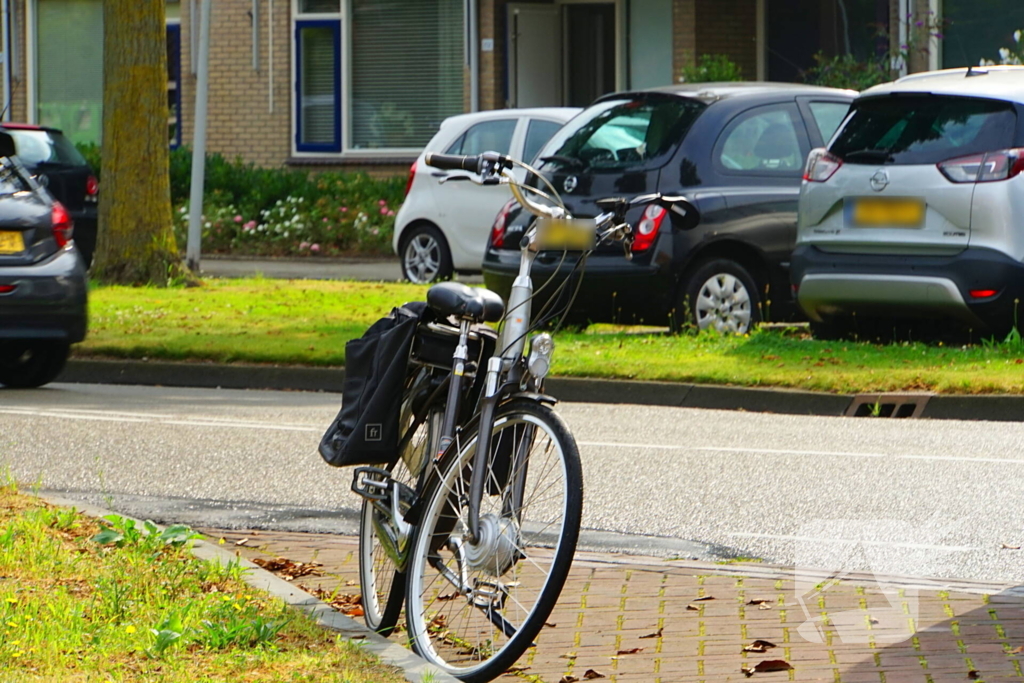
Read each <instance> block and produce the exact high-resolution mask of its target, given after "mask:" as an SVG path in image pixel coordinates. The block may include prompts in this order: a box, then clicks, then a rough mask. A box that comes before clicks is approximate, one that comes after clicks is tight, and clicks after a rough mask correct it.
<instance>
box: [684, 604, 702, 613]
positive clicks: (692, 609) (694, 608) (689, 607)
mask: <svg viewBox="0 0 1024 683" xmlns="http://www.w3.org/2000/svg"><path fill="white" fill-rule="evenodd" d="M686 609H687V610H688V611H690V612H699V611H700V607H697V605H687V606H686Z"/></svg>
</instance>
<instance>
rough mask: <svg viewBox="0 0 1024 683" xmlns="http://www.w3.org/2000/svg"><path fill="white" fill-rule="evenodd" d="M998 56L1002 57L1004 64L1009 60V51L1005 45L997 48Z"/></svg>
mask: <svg viewBox="0 0 1024 683" xmlns="http://www.w3.org/2000/svg"><path fill="white" fill-rule="evenodd" d="M999 57H1000V58H1002V60H1003V64H1005V63H1006V62H1008V61H1010V51H1009V50H1008V49H1007V48H1005V47H1001V48H999Z"/></svg>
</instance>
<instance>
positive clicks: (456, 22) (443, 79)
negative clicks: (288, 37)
mask: <svg viewBox="0 0 1024 683" xmlns="http://www.w3.org/2000/svg"><path fill="white" fill-rule="evenodd" d="M350 8H351V15H350V26H351V31H350V33H349V36H351V41H352V42H351V51H350V54H351V69H350V72H351V84H352V85H351V91H350V97H351V99H350V100H349V109H348V111H349V113H350V117H351V128H352V147H355V148H360V149H375V148H420V147H422V146H423V145H425V144H426V143H427V142H428V141H429V140H430V138H431V137H432V136H433V134H434V133H435V132H437V128H438V126H439V125H440V124H441V121H442V120H444V119H445V118H447V117H448V116H452V115H454V114H460V113H462V112H463V107H464V93H463V90H464V83H463V81H464V68H465V67H464V54H465V53H464V50H465V45H464V40H465V38H464V24H463V0H351V5H350Z"/></svg>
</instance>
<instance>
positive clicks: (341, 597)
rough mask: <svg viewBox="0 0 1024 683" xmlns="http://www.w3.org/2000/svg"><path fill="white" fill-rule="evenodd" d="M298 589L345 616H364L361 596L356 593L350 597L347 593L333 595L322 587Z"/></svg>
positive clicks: (333, 593) (302, 587)
mask: <svg viewBox="0 0 1024 683" xmlns="http://www.w3.org/2000/svg"><path fill="white" fill-rule="evenodd" d="M299 588H301V589H302V590H304V591H306V592H307V593H310V594H312V595H313V596H314V597H316V598H317V599H318V600H323V601H324V602H326V603H327V604H328V605H330V606H331V607H333V608H334V609H336V610H338V611H339V612H341V613H342V614H344V615H345V616H348V617H361V616H363V615H364V614H365V612H364V611H363V596H362V595H359V594H358V593H356V594H355V595H351V594H349V593H335V592H332V591H329V590H326V589H324V587H323V586H317V587H316V588H308V587H306V586H299Z"/></svg>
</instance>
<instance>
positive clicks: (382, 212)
mask: <svg viewBox="0 0 1024 683" xmlns="http://www.w3.org/2000/svg"><path fill="white" fill-rule="evenodd" d="M380 215H381V216H387V215H388V207H386V206H382V207H380Z"/></svg>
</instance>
